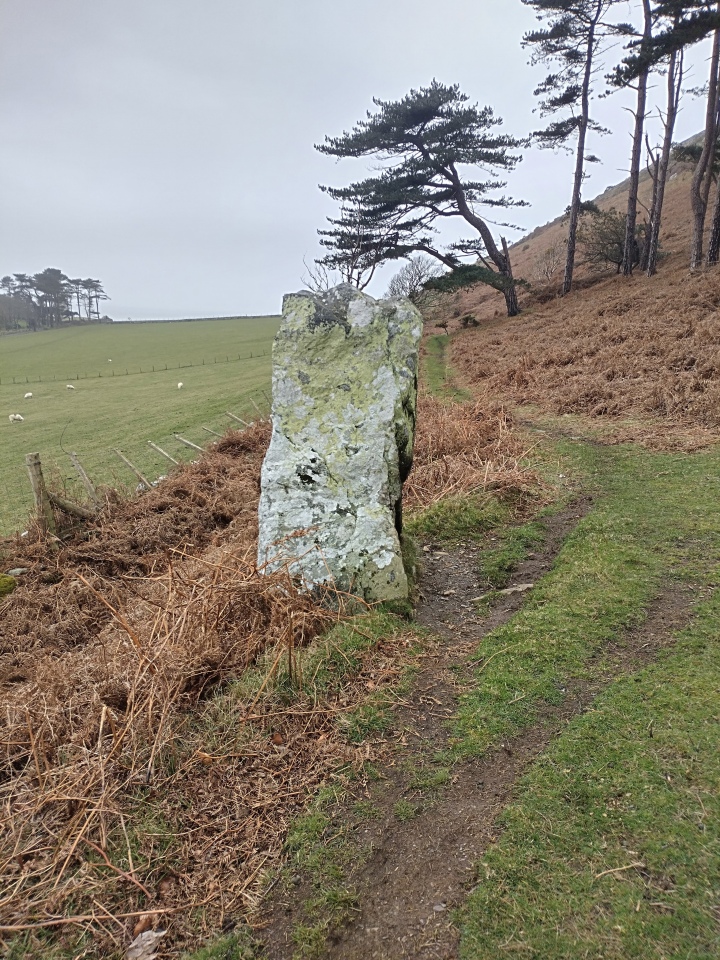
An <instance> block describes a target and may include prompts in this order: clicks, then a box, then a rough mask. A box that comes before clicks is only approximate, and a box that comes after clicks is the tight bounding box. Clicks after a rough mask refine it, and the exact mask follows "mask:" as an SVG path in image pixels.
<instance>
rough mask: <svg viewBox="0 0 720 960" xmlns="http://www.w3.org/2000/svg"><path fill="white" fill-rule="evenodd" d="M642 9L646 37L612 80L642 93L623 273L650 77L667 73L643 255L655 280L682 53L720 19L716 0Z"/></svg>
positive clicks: (680, 0) (627, 268) (668, 1)
mask: <svg viewBox="0 0 720 960" xmlns="http://www.w3.org/2000/svg"><path fill="white" fill-rule="evenodd" d="M642 5H643V19H644V28H643V31H642V34H641V35H640V37H638V38H635V39H633V40H632V41H631V42H630V43H629V44H628V48H627V49H628V51H629V52H628V55H627V56H626V57H625V58H624V59H623V61H622V62H621V63H620V64H619V65H618V66H617V67H616V68H615V69H614V70H613V72H612V74H611V75H610V77H609V80H610V82H611V84H612V85H613V86H616V87H628V86H632V85H633V84H634V83H637V91H638V102H637V108H636V112H635V133H634V136H633V152H632V158H631V164H630V191H629V197H628V213H627V224H626V249H625V256H624V259H623V272H624V273H630V272H631V270H632V262H633V253H634V250H633V245H634V236H635V223H636V217H637V193H638V182H639V178H640V154H641V150H642V135H643V122H644V116H645V106H646V91H647V83H648V77H649V75H650V73H651V71H652V70H654V69H656V68H657V67H666V68H667V89H668V94H667V105H666V112H665V117H664V119H663V122H664V126H665V133H664V137H663V145H662V150H661V151H660V153H659V155H658V156H657V157H655V158H654V160H653V164H652V167H651V172H652V174H653V199H652V204H651V208H650V223H649V230H648V237H647V243H646V251H645V254H644V261H645V263H644V266H645V268H646V269H647V271H648V274H650V275H652V274H653V273H654V272H655V268H656V263H657V254H658V241H659V234H660V220H661V216H662V206H663V201H664V194H665V182H666V178H667V170H668V165H669V161H670V151H671V146H672V137H673V132H674V128H675V119H676V117H677V111H678V105H679V99H680V92H681V87H682V75H683V52H684V50H685V48H686V47H688V46H691V45H692V44H694V43H697V42H698V41H700V40H703V39H705V38H706V37H707V36H708V35H709V34H710V33H712V32H713V31H714V30H715V29H717V27H718V25H719V24H720V19H719V17H718V13H717V5H716V3H715V2H714V0H712V2H708V0H660V2H656V3H654V4H652V5H651V3H650V2H649V0H642ZM705 206H707V201H705Z"/></svg>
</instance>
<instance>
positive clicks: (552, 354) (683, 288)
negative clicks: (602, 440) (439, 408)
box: [450, 166, 720, 449]
mask: <svg viewBox="0 0 720 960" xmlns="http://www.w3.org/2000/svg"><path fill="white" fill-rule="evenodd" d="M689 183H690V173H689V171H688V170H687V169H683V168H682V167H679V166H676V168H675V169H674V170H673V171H672V175H671V180H670V182H669V185H668V193H667V200H666V208H665V218H664V224H663V232H662V238H661V242H662V250H663V259H662V261H661V263H660V268H659V272H658V274H657V275H656V276H655V277H653V278H647V277H646V276H644V275H643V274H640V273H636V274H635V275H634V276H633V277H631V278H625V277H621V276H616V275H614V273H612V272H610V271H605V272H604V273H598V272H591V271H590V270H589V269H588V268H587V267H582V266H581V267H580V268H579V269H578V271H577V274H576V276H577V280H576V283H575V287H574V289H573V291H572V293H571V294H570V295H569V296H567V297H564V298H560V297H559V296H558V295H557V286H558V285H559V282H560V278H561V275H562V267H560V268H559V270H558V277H557V279H554V280H553V281H552V282H551V283H550V284H547V283H545V284H544V285H542V284H536V285H535V286H534V287H533V288H532V289H531V290H530V291H528V292H526V293H525V294H524V296H523V298H522V304H521V305H522V311H523V312H522V313H521V315H520V316H518V317H515V318H512V319H508V318H506V317H504V316H502V315H501V310H500V308H499V303H498V298H497V296H496V295H493V294H492V293H488V291H487V290H485V289H482V288H475V289H474V290H470V291H468V292H466V293H464V294H463V295H462V296H461V297H458V300H457V303H455V304H454V305H453V307H452V313H453V314H455V315H462V314H464V313H467V312H471V313H473V314H474V315H475V316H476V317H477V318H478V319H479V320H480V326H479V327H476V328H471V329H469V330H459V329H457V319H456V318H454V323H455V333H454V334H453V336H452V345H451V348H450V357H451V362H452V365H453V366H454V367H455V369H456V370H457V371H458V378H459V381H460V382H461V383H462V384H463V385H464V386H465V387H467V388H469V389H471V390H472V391H473V392H477V391H480V393H481V394H483V395H487V396H488V397H493V398H495V399H497V400H503V401H505V402H509V403H511V404H517V405H520V406H525V405H528V404H531V405H533V406H535V407H536V408H537V409H538V410H540V411H544V412H546V413H551V414H561V415H562V414H582V415H584V416H588V417H591V418H593V419H594V420H595V429H596V430H600V432H601V433H602V434H603V435H604V436H606V437H608V438H611V439H614V440H623V439H630V438H635V439H641V440H642V441H643V442H644V443H646V444H648V445H650V446H655V447H672V446H679V447H682V448H684V449H693V448H696V447H698V446H702V445H703V444H704V443H707V442H708V441H710V440H713V439H715V438H716V437H717V436H718V431H719V430H720V322H719V321H718V312H717V311H718V305H720V272H718V271H714V270H710V271H698V272H695V273H691V272H690V270H689V269H688V262H689V242H690V230H691V223H690V207H689ZM649 187H650V184H649V181H648V180H647V178H646V180H645V182H644V184H643V189H642V190H641V199H643V197H644V196H645V199H646V194H647V191H648V190H649ZM626 196H627V188H626V185H625V184H621V185H619V186H617V187H613V188H610V189H609V190H607V191H605V193H604V194H602V195H601V196H600V197H599V198H598V199H597V203H598V205H599V206H600V207H601V209H605V210H607V209H610V208H612V207H615V208H616V209H618V210H622V209H623V207H624V203H625V201H626ZM564 229H565V225H564V224H563V223H562V221H561V220H556V221H554V222H552V223H550V224H547V225H546V226H544V227H542V228H539V229H537V230H535V231H533V233H531V234H530V235H529V236H528V237H526V238H525V239H524V240H523V241H521V242H520V243H519V244H518V245H516V246H515V248H514V256H515V272H516V275H518V276H528V275H532V270H533V265H534V264H535V263H536V261H537V259H538V257H539V256H540V255H541V254H542V253H543V251H544V250H546V249H547V248H548V247H550V246H552V245H553V244H556V243H558V242H560V241H561V240H562V237H563V231H564ZM450 329H451V331H452V330H453V325H452V324H451V328H450Z"/></svg>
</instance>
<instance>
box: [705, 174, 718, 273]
mask: <svg viewBox="0 0 720 960" xmlns="http://www.w3.org/2000/svg"><path fill="white" fill-rule="evenodd" d="M718 260H720V183H718V186H717V192H716V194H715V208H714V210H713V216H712V226H711V228H710V240H709V242H708V252H707V259H706V261H705V262H706V263H707V265H708V266H709V267H714V266H715V265H716V264H717V262H718Z"/></svg>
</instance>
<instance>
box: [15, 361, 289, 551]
mask: <svg viewBox="0 0 720 960" xmlns="http://www.w3.org/2000/svg"><path fill="white" fill-rule="evenodd" d="M196 366H197V364H196ZM261 392H262V396H263V401H264V402H265V403H267V404H268V411H267V412H264V411H263V410H262V409H261V408H260V406H258V404H257V403H256V401H255V400H254V399H253V398H252V397H248V398H247V399H248V400H249V402H250V403H251V404H252V406H253V408H254V410H255V411H256V414H257V417H258V419H260V420H263V419H266V418H267V417H269V416H270V407H271V402H270V398H269V397H268V395H267V394H266V393H265V391H264V390H263V391H261ZM226 416H227V417H229V418H230V419H231V420H232V421H233V423H234V424H240V425H241V426H240V427H236V428H235V429H239V430H240V431H243V430H246V429H247V428H248V427H251V426H253V421H252V420H250V421H248V420H244V419H243V418H242V417H239V416H238V415H237V414H235V413H232V412H231V411H229V410H228V411H226ZM201 429H202V430H204V431H205V432H206V433H208V434H211V435H212V436H213V437H219V438H222V436H223V434H221V433H218V432H217V431H215V430H212V429H210V428H209V427H205V426H201ZM173 438H174V439H175V441H176V442H177V443H179V444H181V445H182V446H184V447H187V448H189V449H191V450H193V451H194V452H196V453H200V454H202V453H204V452H205V447H202V446H200V445H199V444H197V443H194V442H193V441H192V440H188V439H187V438H186V437H183V436H181V435H180V434H179V433H173ZM216 442H217V441H215V440H211V441H209V444H210V446H212V445H214V444H215V443H216ZM147 443H148V445H149V446H150V447H151V448H152V450H154V451H155V453H157V454H159V455H160V456H162V457H164V458H165V459H166V460H169V461H170V462H171V463H172V464H173V466H176V467H179V466H181V465H182V461H179V460H177V459H176V458H175V457H173V456H172V454H170V453H168V452H167V451H166V450H164V449H163V448H162V447H161V446H159V445H158V444H157V443H155V442H154V441H152V440H148V441H147ZM109 450H110V451H111V452H112V453H114V454H115V456H116V457H117V458H118V459H119V460H121V461H122V462H123V463H124V464H125V466H126V467H127V468H128V469H129V470H130V471H131V472H132V473H133V474H134V475H135V477H136V479H137V480H139V484H138V486H137V488H136V493H143V492H145V491H147V490H150V489H152V488H153V487H155V486H157V484H158V483H160V481H161V480H163V479H164V475H162V476H159V477H158V479H157V480H155V481H152V480H149V479H148V478H147V474H146V473H145V474H144V473H142V471H140V470H139V469H138V468H137V466H136V465H135V464H134V463H133V462H132V461H131V460H130V459H129V458H128V457H127V456H125V454H124V453H123V452H122V451H121V450H119V449H117V448H115V447H110V448H109ZM66 452H67V451H66ZM68 456H69V458H70V461H71V463H72V465H73V468H74V469H75V472H76V473H77V475H78V478H79V480H80V482H81V484H82V486H83V487H84V489H85V493H86V496H87V502H86V503H78V502H77V501H76V500H69V499H68V498H67V497H65V496H60V495H59V494H57V493H55V492H54V491H52V490H49V489H48V487H47V483H46V480H45V477H44V474H43V469H42V459H41V456H40V454H39V453H38V452H33V453H28V454H27V455H26V457H25V467H26V470H27V473H28V476H29V479H30V484H31V486H32V490H33V498H34V501H35V516H36V519H37V522H38V525H39V528H40V531H41V533H42V534H43V536H46V537H47V536H49V541H50V546H51V548H52V549H54V550H56V549H57V548H58V544H59V540H60V539H62V536H61V535H59V526H58V522H57V518H56V514H55V510H56V509H59V510H60V511H62V512H63V513H65V514H69V515H70V516H72V517H74V518H75V520H76V521H77V520H80V521H82V520H92V519H94V518H95V517H96V516H97V515H98V514H99V513H100V512H101V511H102V508H103V505H104V503H103V499H102V497H101V496H100V495H99V493H98V491H97V488H96V486H95V484H94V483H93V481H92V480H91V479H90V477H89V475H88V473H87V472H86V470H85V468H84V467H83V465H82V463H81V462H80V458H79V457H78V454H77V453H76V452H75V451H72V452H68Z"/></svg>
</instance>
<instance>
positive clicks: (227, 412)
mask: <svg viewBox="0 0 720 960" xmlns="http://www.w3.org/2000/svg"><path fill="white" fill-rule="evenodd" d="M225 413H226V414H227V416H228V417H230V419H231V420H237V422H238V423H241V424H242V425H243V426H244V427H249V426H251V424H249V423H246V422H245V421H244V420H243V419H242V418H241V417H236V416H235V414H234V413H230V411H229V410H226V411H225Z"/></svg>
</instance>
